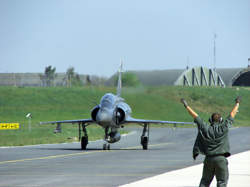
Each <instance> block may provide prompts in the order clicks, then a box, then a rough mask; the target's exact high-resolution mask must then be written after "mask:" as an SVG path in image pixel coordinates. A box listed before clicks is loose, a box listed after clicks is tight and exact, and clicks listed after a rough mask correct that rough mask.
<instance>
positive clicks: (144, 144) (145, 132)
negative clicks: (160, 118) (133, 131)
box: [141, 123, 149, 150]
mask: <svg viewBox="0 0 250 187" xmlns="http://www.w3.org/2000/svg"><path fill="white" fill-rule="evenodd" d="M148 141H149V125H148V124H147V123H144V126H143V131H142V135H141V145H142V148H143V149H144V150H147V149H148Z"/></svg>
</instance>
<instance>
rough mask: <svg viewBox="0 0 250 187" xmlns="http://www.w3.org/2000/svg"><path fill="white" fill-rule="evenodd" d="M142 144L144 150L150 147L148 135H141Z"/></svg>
mask: <svg viewBox="0 0 250 187" xmlns="http://www.w3.org/2000/svg"><path fill="white" fill-rule="evenodd" d="M141 145H142V148H143V150H147V149H148V137H147V136H144V137H141Z"/></svg>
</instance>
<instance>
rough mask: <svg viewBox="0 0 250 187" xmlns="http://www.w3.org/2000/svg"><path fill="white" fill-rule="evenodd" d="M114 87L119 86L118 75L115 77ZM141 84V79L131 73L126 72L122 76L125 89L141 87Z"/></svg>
mask: <svg viewBox="0 0 250 187" xmlns="http://www.w3.org/2000/svg"><path fill="white" fill-rule="evenodd" d="M114 80H115V81H114V85H117V81H118V75H116V76H115V79H114ZM140 85H141V83H140V81H139V79H138V78H137V76H136V74H134V73H131V72H125V73H123V74H122V86H125V87H136V86H140Z"/></svg>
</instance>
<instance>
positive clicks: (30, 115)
mask: <svg viewBox="0 0 250 187" xmlns="http://www.w3.org/2000/svg"><path fill="white" fill-rule="evenodd" d="M26 118H27V119H28V121H29V132H30V131H31V118H32V114H31V113H28V114H27V115H26Z"/></svg>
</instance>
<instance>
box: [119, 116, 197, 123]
mask: <svg viewBox="0 0 250 187" xmlns="http://www.w3.org/2000/svg"><path fill="white" fill-rule="evenodd" d="M124 123H154V124H183V125H184V124H189V125H194V123H193V122H179V121H161V120H146V119H135V118H131V117H130V118H128V119H127V120H125V121H124Z"/></svg>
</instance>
